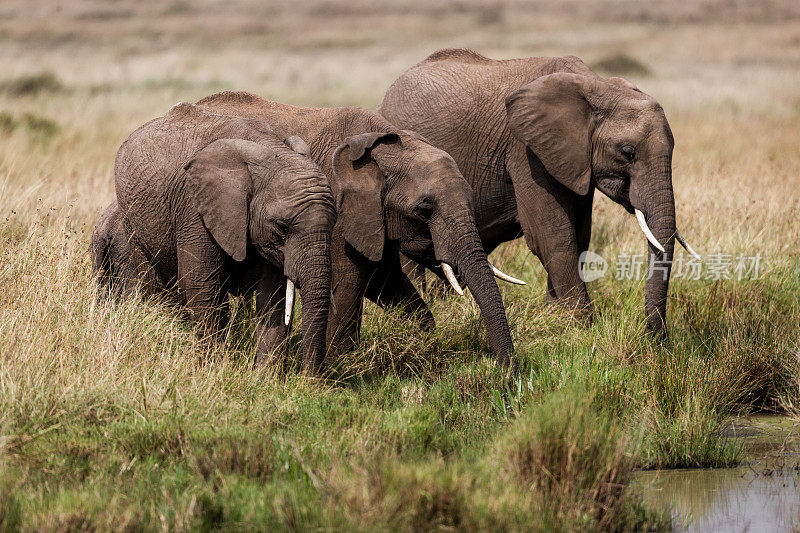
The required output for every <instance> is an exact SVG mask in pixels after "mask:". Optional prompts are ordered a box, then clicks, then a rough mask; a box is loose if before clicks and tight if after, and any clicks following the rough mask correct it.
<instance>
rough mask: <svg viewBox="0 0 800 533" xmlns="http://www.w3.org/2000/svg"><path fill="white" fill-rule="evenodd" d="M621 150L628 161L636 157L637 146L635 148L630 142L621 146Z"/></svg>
mask: <svg viewBox="0 0 800 533" xmlns="http://www.w3.org/2000/svg"><path fill="white" fill-rule="evenodd" d="M620 151H621V152H622V155H623V156H624V157H625V159H627V160H628V161H633V158H634V157H636V148H634V147H633V146H631V145H630V144H626V145H625V146H623V147H622V148H620Z"/></svg>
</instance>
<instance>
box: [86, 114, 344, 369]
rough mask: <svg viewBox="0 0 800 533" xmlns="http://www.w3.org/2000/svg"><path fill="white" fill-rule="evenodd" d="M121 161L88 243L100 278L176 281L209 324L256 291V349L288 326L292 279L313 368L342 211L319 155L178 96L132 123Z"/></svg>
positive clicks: (274, 341)
mask: <svg viewBox="0 0 800 533" xmlns="http://www.w3.org/2000/svg"><path fill="white" fill-rule="evenodd" d="M300 142H302V141H300ZM114 171H115V180H116V190H117V203H118V205H117V206H115V205H113V204H112V206H111V207H109V209H108V210H107V211H106V213H104V215H103V217H102V218H101V221H100V223H99V224H98V228H97V230H96V232H95V235H94V236H93V239H92V246H91V248H92V253H93V256H94V263H95V266H96V268H97V269H98V274H99V276H100V277H101V278H102V277H103V276H104V275H105V274H106V273H111V275H112V284H113V282H114V280H113V278H116V282H118V283H119V284H120V286H121V288H122V290H128V289H129V288H130V285H131V281H132V280H134V279H135V280H137V281H138V282H140V283H142V284H144V285H145V286H146V287H147V288H148V292H149V289H150V288H153V287H154V288H158V287H166V288H169V289H171V290H173V293H174V294H176V295H177V296H176V298H177V299H178V300H179V301H180V302H181V303H183V304H184V305H186V306H187V308H188V309H189V310H190V311H192V312H193V313H194V314H196V315H198V316H199V318H200V319H201V320H202V321H203V323H204V324H205V325H206V326H209V327H210V328H212V329H213V330H216V329H218V328H219V326H220V325H222V324H223V323H224V321H225V319H226V313H225V304H226V300H227V295H228V294H243V293H252V292H253V291H255V292H256V306H257V313H258V321H259V322H258V327H257V329H258V337H259V340H258V356H259V358H261V357H263V356H265V355H266V354H267V353H269V352H271V351H273V350H274V349H275V348H276V347H277V345H278V344H279V343H280V342H281V341H282V339H283V338H284V337H285V336H286V330H287V328H286V326H285V324H284V320H283V303H284V294H285V287H286V279H287V278H288V279H290V280H292V281H293V282H294V283H296V285H297V287H298V289H299V290H300V294H301V297H302V304H303V308H302V311H303V317H302V318H303V348H304V359H305V364H306V368H307V369H309V370H311V371H314V370H317V369H318V368H319V365H320V364H321V363H322V361H323V359H324V354H325V331H326V328H327V312H328V308H329V304H330V235H331V231H332V228H333V225H334V223H335V219H336V216H335V206H334V203H333V197H332V195H331V192H330V187H329V185H328V182H327V178H326V177H325V176H324V175H323V174H322V172H321V171H320V169H319V168H318V167H317V166H316V165H315V164H314V162H313V161H311V160H310V159H309V158H308V157H306V156H304V155H301V154H299V153H297V152H296V151H294V150H292V149H291V148H289V147H288V146H287V145H286V144H284V143H283V142H281V138H279V137H278V136H277V135H276V134H275V132H274V131H272V129H271V128H270V127H269V125H268V124H267V123H265V122H263V121H261V120H256V119H243V118H241V117H230V116H224V115H219V114H215V113H210V112H208V111H207V110H203V109H200V108H198V107H197V106H194V105H192V104H186V103H182V104H178V105H176V106H174V107H173V108H172V109H171V110H170V111H169V113H167V114H166V115H165V116H163V117H160V118H157V119H154V120H152V121H150V122H148V123H147V124H145V125H143V126H142V127H140V128H139V129H137V130H136V131H135V132H133V133H132V134H131V136H130V137H129V138H128V139H127V140H126V141H125V142H124V143H123V144H122V146H121V147H120V149H119V151H118V153H117V159H116V163H115V169H114Z"/></svg>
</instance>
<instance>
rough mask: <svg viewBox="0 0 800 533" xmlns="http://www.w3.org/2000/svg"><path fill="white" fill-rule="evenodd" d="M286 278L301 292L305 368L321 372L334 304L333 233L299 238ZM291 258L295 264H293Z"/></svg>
mask: <svg viewBox="0 0 800 533" xmlns="http://www.w3.org/2000/svg"><path fill="white" fill-rule="evenodd" d="M285 256H286V259H287V261H286V266H285V271H286V272H285V273H286V276H287V277H288V278H289V279H291V280H292V281H294V283H295V284H296V285H297V288H298V290H299V292H300V299H301V312H302V334H303V366H304V369H305V371H306V372H308V373H309V374H315V373H317V372H319V370H320V369H321V368H322V365H323V363H324V361H325V353H326V344H325V334H326V330H327V327H328V309H329V307H330V301H331V257H330V231H325V230H324V229H320V230H317V231H313V232H310V233H305V234H303V235H299V236H296V237H295V238H293V239H292V240H291V242H290V243H287V246H286V251H285ZM289 258H291V260H289Z"/></svg>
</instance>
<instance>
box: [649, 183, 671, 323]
mask: <svg viewBox="0 0 800 533" xmlns="http://www.w3.org/2000/svg"><path fill="white" fill-rule="evenodd" d="M665 172H667V173H668V174H667V179H664V177H663V176H662V177H661V178H660V179H658V180H653V182H658V183H663V184H664V185H663V186H662V187H661V188H660V189H658V190H656V191H653V192H652V193H651V194H649V195H648V199H647V202H645V209H644V218H645V221H646V225H647V227H649V228H650V231H651V232H652V236H653V237H655V239H656V240H657V241H658V243H659V244H661V246H663V248H664V251H663V252H661V251H660V250H658V249H657V248H656V247H655V246H654V245H653V244H652V243H650V242H648V278H647V282H646V283H645V300H644V307H645V316H646V317H647V329H648V331H650V333H652V334H653V335H654V336H656V337H658V338H666V337H667V322H666V317H667V290H668V289H669V277H670V273H671V268H672V258H673V252H674V250H675V233H676V227H675V198H674V196H673V192H672V180H671V174H670V169H669V167H667V168H666V169H665Z"/></svg>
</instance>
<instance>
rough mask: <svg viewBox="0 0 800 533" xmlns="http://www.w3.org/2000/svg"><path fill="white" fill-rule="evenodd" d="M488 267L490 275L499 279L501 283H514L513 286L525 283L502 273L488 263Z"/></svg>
mask: <svg viewBox="0 0 800 533" xmlns="http://www.w3.org/2000/svg"><path fill="white" fill-rule="evenodd" d="M489 266H490V267H492V274H494V275H495V277H497V278H500V279H502V280H503V281H507V282H509V283H514V284H515V285H525V282H524V281H522V280H521V279H517V278H515V277H513V276H509V275H508V274H506V273H505V272H503V271H502V270H500V269H499V268H497V267H496V266H494V265H493V264H491V263H489Z"/></svg>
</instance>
